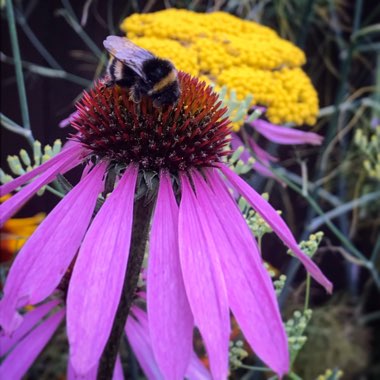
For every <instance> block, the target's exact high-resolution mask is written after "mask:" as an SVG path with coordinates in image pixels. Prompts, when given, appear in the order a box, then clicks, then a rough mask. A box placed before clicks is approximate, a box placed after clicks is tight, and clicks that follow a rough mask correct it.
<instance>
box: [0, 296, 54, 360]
mask: <svg viewBox="0 0 380 380" xmlns="http://www.w3.org/2000/svg"><path fill="white" fill-rule="evenodd" d="M58 303H59V301H58V300H53V301H49V302H47V303H45V304H43V305H41V306H38V307H37V308H35V309H33V310H31V311H29V312H28V313H26V314H25V317H24V319H23V321H22V323H21V325H20V327H19V328H18V329H17V330H16V331H15V332H14V333H13V334H12V335H11V336H8V335H5V334H1V335H0V356H3V355H5V354H6V353H7V352H8V351H9V350H10V349H11V348H12V347H13V346H15V345H16V343H17V342H18V341H19V340H21V339H22V338H23V337H24V336H25V335H26V334H27V333H28V332H29V331H30V330H32V328H33V327H34V326H35V325H36V324H37V322H39V321H40V320H41V319H42V318H43V317H44V316H45V315H47V314H48V313H49V311H51V310H52V309H53V308H54V307H55V306H57V305H58Z"/></svg>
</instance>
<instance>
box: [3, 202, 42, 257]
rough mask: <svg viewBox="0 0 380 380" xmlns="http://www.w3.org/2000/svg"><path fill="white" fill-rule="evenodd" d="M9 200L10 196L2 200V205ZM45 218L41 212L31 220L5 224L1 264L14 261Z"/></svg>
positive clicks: (17, 219) (11, 221)
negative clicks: (17, 253)
mask: <svg viewBox="0 0 380 380" xmlns="http://www.w3.org/2000/svg"><path fill="white" fill-rule="evenodd" d="M8 198H10V196H4V197H2V198H0V203H2V202H4V201H5V200H6V199H8ZM44 218H45V214H44V213H42V212H41V213H38V214H36V215H34V216H31V217H29V218H15V219H9V220H8V221H7V222H6V223H5V224H4V226H3V227H2V228H1V230H0V236H1V239H0V248H1V251H0V263H4V262H6V261H9V260H11V259H12V257H13V255H14V254H15V253H16V252H18V251H19V250H20V249H21V247H22V246H23V245H24V243H25V242H26V240H27V239H28V238H29V236H30V235H31V234H32V233H33V232H34V230H35V229H36V228H37V226H38V225H39V224H40V223H41V222H42V220H43V219H44Z"/></svg>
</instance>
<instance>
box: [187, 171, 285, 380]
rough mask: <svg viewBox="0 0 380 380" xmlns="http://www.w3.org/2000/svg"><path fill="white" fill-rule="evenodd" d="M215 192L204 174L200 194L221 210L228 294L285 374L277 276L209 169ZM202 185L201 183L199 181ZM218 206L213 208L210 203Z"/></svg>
mask: <svg viewBox="0 0 380 380" xmlns="http://www.w3.org/2000/svg"><path fill="white" fill-rule="evenodd" d="M207 179H208V181H209V183H210V185H212V187H213V190H214V194H212V193H211V192H210V190H209V189H208V188H207V185H206V184H205V182H204V181H203V180H202V179H201V178H198V180H197V181H195V184H196V185H198V187H200V190H199V191H197V193H198V194H207V197H205V199H204V202H203V203H204V204H205V205H207V208H206V209H205V212H206V213H207V214H208V215H210V214H212V213H213V212H214V213H215V214H216V215H217V217H218V219H219V220H218V221H215V220H214V221H213V225H214V228H215V230H214V233H215V234H216V235H217V236H219V239H220V240H219V252H220V258H221V263H222V268H223V273H224V275H225V279H226V285H227V291H228V299H229V302H230V307H231V310H232V312H233V314H234V315H235V318H236V320H237V322H238V324H239V326H240V328H241V330H242V331H243V333H244V335H245V337H246V339H247V341H248V342H249V344H250V345H251V347H252V348H253V350H254V351H255V353H256V354H257V355H258V356H259V358H260V359H261V360H263V361H264V362H265V363H266V364H267V365H268V366H269V367H270V368H272V369H273V370H274V371H275V372H276V373H277V374H278V375H279V376H280V377H281V376H282V375H284V374H285V373H287V372H288V371H289V352H288V339H287V336H286V333H285V329H284V326H283V324H282V320H281V315H280V311H279V308H278V304H277V300H276V295H275V292H274V288H273V284H272V281H271V279H270V277H269V275H268V272H267V270H266V269H265V268H264V266H263V263H262V260H261V257H260V253H259V251H258V247H257V243H256V241H255V240H254V238H253V235H252V233H251V231H250V230H249V228H248V226H247V223H246V221H245V220H244V218H243V216H242V214H241V212H240V210H239V208H238V207H237V205H236V203H235V201H234V200H233V199H232V198H231V196H230V194H229V193H228V190H227V189H226V187H225V185H224V183H223V182H222V181H221V179H220V177H219V176H218V174H217V173H215V171H214V170H212V169H211V170H209V171H208V172H207ZM196 190H197V187H196ZM211 205H212V206H213V210H212V209H211V207H210V206H211Z"/></svg>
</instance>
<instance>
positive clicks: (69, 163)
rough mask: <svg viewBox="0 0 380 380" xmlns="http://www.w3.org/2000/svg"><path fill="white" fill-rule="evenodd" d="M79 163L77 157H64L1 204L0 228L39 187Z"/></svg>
mask: <svg viewBox="0 0 380 380" xmlns="http://www.w3.org/2000/svg"><path fill="white" fill-rule="evenodd" d="M54 158H55V157H54ZM79 162H80V159H79V158H78V157H75V158H73V157H72V156H66V157H64V158H62V159H61V160H60V161H59V162H58V163H56V164H55V165H53V166H51V167H49V168H48V169H47V170H46V171H45V172H44V173H43V174H41V175H40V176H39V177H38V178H37V179H36V180H34V181H33V182H32V183H29V184H28V185H26V186H25V187H24V188H23V189H22V190H20V191H19V192H18V193H17V194H15V195H13V196H12V197H11V198H10V199H9V200H7V201H6V202H4V203H3V204H1V205H0V227H1V226H3V224H4V223H5V222H6V221H7V220H8V219H9V218H10V217H11V216H12V215H13V214H15V213H16V212H17V211H18V210H19V209H20V208H21V207H22V206H23V205H24V203H25V202H27V201H28V200H29V199H30V198H31V197H32V196H33V195H34V194H35V193H36V192H37V191H38V190H39V189H40V188H41V187H43V186H44V185H46V184H48V183H49V182H51V181H52V180H53V179H54V178H55V177H56V176H57V174H58V173H61V174H63V173H65V172H67V171H69V170H70V169H72V168H73V167H75V166H77V165H78V164H79ZM27 174H29V173H27ZM19 178H21V177H19ZM19 178H16V179H15V180H14V181H12V182H10V183H9V184H10V185H11V184H12V185H14V182H16V181H17V180H18V179H19ZM6 185H8V184H6ZM6 185H4V186H6ZM16 187H17V186H16ZM4 194H6V193H4Z"/></svg>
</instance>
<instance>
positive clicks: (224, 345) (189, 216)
mask: <svg viewBox="0 0 380 380" xmlns="http://www.w3.org/2000/svg"><path fill="white" fill-rule="evenodd" d="M180 178H181V189H182V199H181V204H180V208H179V251H180V260H181V268H182V274H183V278H184V282H185V288H186V293H187V297H188V300H189V303H190V307H191V310H192V312H193V315H194V319H195V324H196V325H197V327H198V328H199V330H200V333H201V335H202V337H203V340H204V342H205V346H206V349H207V352H208V355H209V358H210V366H211V372H212V374H213V376H214V378H216V379H225V378H226V377H227V373H228V345H229V335H230V319H229V309H228V300H227V291H226V286H225V283H224V278H223V273H222V269H221V265H220V262H219V258H218V256H219V251H218V248H219V245H218V244H217V239H219V237H218V236H215V235H214V234H213V230H212V228H211V223H210V222H209V218H210V217H211V216H210V215H207V214H206V213H204V211H203V207H204V206H205V205H204V204H202V202H200V201H199V199H196V197H195V194H194V193H193V190H192V189H191V185H190V182H189V180H188V178H187V177H186V175H185V174H183V173H181V175H180Z"/></svg>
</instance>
